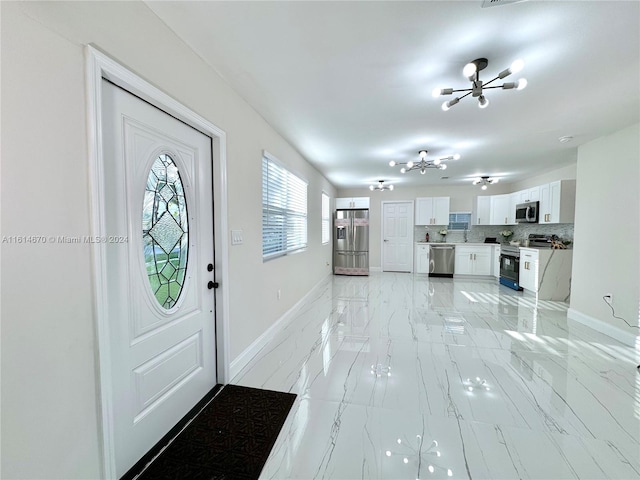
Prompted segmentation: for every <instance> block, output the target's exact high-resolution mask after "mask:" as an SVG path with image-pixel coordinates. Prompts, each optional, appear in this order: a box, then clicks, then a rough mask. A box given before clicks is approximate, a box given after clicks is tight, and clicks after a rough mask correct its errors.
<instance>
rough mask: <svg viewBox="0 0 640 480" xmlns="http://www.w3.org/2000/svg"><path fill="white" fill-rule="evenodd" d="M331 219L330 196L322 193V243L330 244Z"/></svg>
mask: <svg viewBox="0 0 640 480" xmlns="http://www.w3.org/2000/svg"><path fill="white" fill-rule="evenodd" d="M330 230H331V217H330V213H329V195H327V194H326V193H324V192H322V243H323V244H325V243H329V235H330V234H331V231H330Z"/></svg>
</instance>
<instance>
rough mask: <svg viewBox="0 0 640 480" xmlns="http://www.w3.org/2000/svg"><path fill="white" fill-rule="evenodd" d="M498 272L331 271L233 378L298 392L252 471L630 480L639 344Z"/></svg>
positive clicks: (285, 475)
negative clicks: (507, 282) (572, 315)
mask: <svg viewBox="0 0 640 480" xmlns="http://www.w3.org/2000/svg"><path fill="white" fill-rule="evenodd" d="M567 309H568V305H567V304H565V303H561V302H551V301H538V302H536V300H535V299H534V298H533V297H531V296H527V295H523V293H522V292H515V291H513V290H510V289H509V288H506V287H504V286H501V285H499V284H498V282H497V281H494V280H484V279H480V280H478V279H474V280H460V279H457V278H456V279H447V278H442V279H441V278H428V277H427V276H423V275H413V274H406V273H404V274H403V273H373V274H371V276H369V277H344V276H335V277H330V278H328V279H327V280H326V282H324V283H323V284H322V285H321V286H320V288H317V289H315V290H314V295H312V298H310V299H309V300H308V301H307V302H306V303H305V304H304V305H303V306H301V307H300V308H299V309H298V311H297V314H296V316H295V318H294V320H293V321H292V322H291V323H289V324H288V325H287V327H286V328H284V329H283V330H282V331H281V333H280V334H279V335H278V337H277V338H276V339H275V340H274V341H272V342H270V344H268V345H267V346H266V347H264V348H263V349H262V350H261V351H260V352H259V353H258V354H257V355H256V357H255V358H254V359H252V361H251V362H250V363H249V364H248V365H247V366H246V367H245V368H244V369H243V370H242V371H241V372H240V373H239V374H238V375H237V376H236V378H234V379H233V380H232V383H236V384H239V385H245V386H251V387H259V388H266V389H273V390H279V391H284V392H293V393H296V394H298V398H297V400H296V402H295V404H294V406H293V409H292V411H291V413H290V414H289V417H288V419H287V422H286V423H285V425H284V427H283V429H282V431H281V433H280V436H279V437H278V440H277V442H276V444H275V446H274V448H273V450H272V452H271V455H270V457H269V460H268V461H267V464H266V465H265V468H264V469H263V471H262V475H261V479H320V478H323V479H335V480H341V479H344V480H347V479H412V480H413V479H438V478H447V479H448V478H469V479H471V478H474V479H490V478H491V479H493V478H496V479H498V478H500V479H518V478H521V479H605V478H611V479H638V478H640V374H638V372H637V370H636V366H637V365H638V364H640V351H638V350H635V349H634V348H632V347H627V346H624V345H623V344H621V343H619V342H617V341H616V340H613V339H611V338H609V337H607V336H605V335H602V334H600V333H598V332H596V331H594V330H592V329H590V328H588V327H586V326H583V325H581V324H579V323H577V322H574V321H571V320H567Z"/></svg>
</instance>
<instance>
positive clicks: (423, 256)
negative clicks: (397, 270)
mask: <svg viewBox="0 0 640 480" xmlns="http://www.w3.org/2000/svg"><path fill="white" fill-rule="evenodd" d="M414 262H415V266H414V269H413V271H414V272H415V273H429V245H428V244H420V243H419V244H417V245H416V255H415V260H414Z"/></svg>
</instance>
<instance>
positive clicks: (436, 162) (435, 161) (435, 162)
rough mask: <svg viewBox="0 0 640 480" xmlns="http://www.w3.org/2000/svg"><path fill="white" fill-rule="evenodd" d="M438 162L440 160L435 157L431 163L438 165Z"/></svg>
mask: <svg viewBox="0 0 640 480" xmlns="http://www.w3.org/2000/svg"><path fill="white" fill-rule="evenodd" d="M440 163H441V160H440V159H439V158H436V159H435V160H434V161H433V164H434V165H440Z"/></svg>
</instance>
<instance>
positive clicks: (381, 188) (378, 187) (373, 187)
mask: <svg viewBox="0 0 640 480" xmlns="http://www.w3.org/2000/svg"><path fill="white" fill-rule="evenodd" d="M369 190H371V191H374V190H379V191H384V190H393V185H385V184H384V180H378V185H369Z"/></svg>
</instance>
